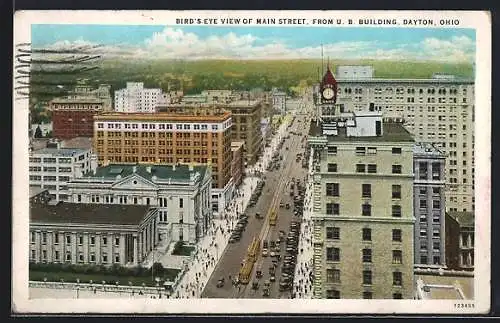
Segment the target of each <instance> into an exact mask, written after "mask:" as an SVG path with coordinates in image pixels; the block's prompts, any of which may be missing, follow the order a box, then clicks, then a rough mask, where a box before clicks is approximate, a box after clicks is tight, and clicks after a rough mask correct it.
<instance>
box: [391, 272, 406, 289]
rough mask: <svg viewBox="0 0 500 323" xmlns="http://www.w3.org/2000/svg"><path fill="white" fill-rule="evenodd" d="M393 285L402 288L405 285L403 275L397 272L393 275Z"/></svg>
mask: <svg viewBox="0 0 500 323" xmlns="http://www.w3.org/2000/svg"><path fill="white" fill-rule="evenodd" d="M392 284H393V285H394V286H402V285H403V275H402V274H401V272H400V271H395V272H393V273H392Z"/></svg>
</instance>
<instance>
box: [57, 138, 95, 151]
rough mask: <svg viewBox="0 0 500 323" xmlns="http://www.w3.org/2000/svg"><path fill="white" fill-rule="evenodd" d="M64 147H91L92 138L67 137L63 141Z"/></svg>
mask: <svg viewBox="0 0 500 323" xmlns="http://www.w3.org/2000/svg"><path fill="white" fill-rule="evenodd" d="M62 146H63V148H80V149H91V148H92V138H89V137H75V138H71V139H65V140H63V141H62Z"/></svg>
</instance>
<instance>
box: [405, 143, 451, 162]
mask: <svg viewBox="0 0 500 323" xmlns="http://www.w3.org/2000/svg"><path fill="white" fill-rule="evenodd" d="M413 155H414V156H415V155H423V156H433V157H441V158H446V154H445V153H444V152H443V151H441V150H439V149H438V148H437V147H436V146H434V145H433V144H432V143H430V142H416V143H415V145H414V146H413Z"/></svg>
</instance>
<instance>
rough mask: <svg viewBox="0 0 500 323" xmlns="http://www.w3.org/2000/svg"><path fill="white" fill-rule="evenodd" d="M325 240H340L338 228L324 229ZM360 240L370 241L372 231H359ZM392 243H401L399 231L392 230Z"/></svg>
mask: <svg viewBox="0 0 500 323" xmlns="http://www.w3.org/2000/svg"><path fill="white" fill-rule="evenodd" d="M326 239H328V240H340V228H338V227H326ZM361 239H362V240H363V241H372V229H370V228H363V229H362V231H361ZM392 241H394V242H401V241H402V231H401V229H392Z"/></svg>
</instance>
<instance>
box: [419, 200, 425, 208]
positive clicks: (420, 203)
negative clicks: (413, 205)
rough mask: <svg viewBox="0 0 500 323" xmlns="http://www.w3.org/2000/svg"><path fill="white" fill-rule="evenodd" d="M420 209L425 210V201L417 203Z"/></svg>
mask: <svg viewBox="0 0 500 323" xmlns="http://www.w3.org/2000/svg"><path fill="white" fill-rule="evenodd" d="M419 205H420V208H421V209H426V208H427V200H424V199H421V200H420V202H419Z"/></svg>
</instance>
